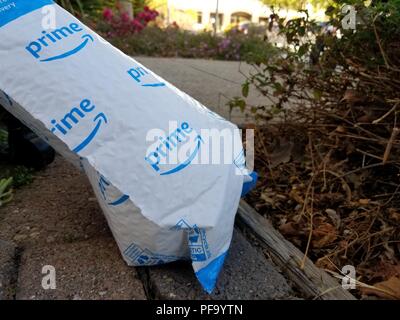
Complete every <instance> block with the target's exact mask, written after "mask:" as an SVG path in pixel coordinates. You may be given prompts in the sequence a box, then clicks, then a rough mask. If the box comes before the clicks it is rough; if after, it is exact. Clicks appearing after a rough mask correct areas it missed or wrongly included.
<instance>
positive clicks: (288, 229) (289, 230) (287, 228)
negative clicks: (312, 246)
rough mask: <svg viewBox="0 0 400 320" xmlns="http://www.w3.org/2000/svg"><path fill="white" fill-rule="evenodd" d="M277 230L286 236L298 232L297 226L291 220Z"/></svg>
mask: <svg viewBox="0 0 400 320" xmlns="http://www.w3.org/2000/svg"><path fill="white" fill-rule="evenodd" d="M279 231H280V232H281V233H282V234H283V235H286V236H295V235H298V234H299V228H298V226H296V225H295V224H294V223H293V222H288V223H285V224H283V225H281V226H280V227H279Z"/></svg>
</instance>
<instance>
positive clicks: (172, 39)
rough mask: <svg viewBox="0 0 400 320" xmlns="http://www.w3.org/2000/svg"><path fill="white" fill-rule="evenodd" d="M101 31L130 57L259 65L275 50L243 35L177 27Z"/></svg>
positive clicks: (237, 32)
mask: <svg viewBox="0 0 400 320" xmlns="http://www.w3.org/2000/svg"><path fill="white" fill-rule="evenodd" d="M97 30H98V31H100V32H101V33H102V34H103V35H104V36H105V38H107V39H108V40H109V41H110V42H111V43H112V44H113V45H115V46H116V47H118V48H119V49H121V50H122V51H124V52H125V53H127V54H130V55H146V56H158V57H160V56H161V57H183V58H199V59H218V60H234V61H239V60H243V61H247V60H251V61H258V60H259V59H265V57H266V56H269V55H271V53H272V51H273V50H274V49H273V48H272V46H271V45H270V44H269V43H268V42H266V41H264V40H263V38H261V37H259V36H253V35H245V34H243V33H242V32H239V31H231V32H229V33H227V34H226V35H224V36H214V35H213V34H212V33H211V32H198V33H193V32H190V31H185V30H182V29H180V28H179V27H178V26H176V25H171V26H169V27H168V28H159V27H157V26H148V27H147V28H145V29H144V30H143V31H142V32H136V33H131V34H122V35H118V34H116V33H115V32H112V31H111V30H109V29H108V31H107V32H104V30H103V32H102V30H100V28H99V27H98V26H97Z"/></svg>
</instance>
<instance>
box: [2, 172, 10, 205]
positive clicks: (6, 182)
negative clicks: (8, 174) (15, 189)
mask: <svg viewBox="0 0 400 320" xmlns="http://www.w3.org/2000/svg"><path fill="white" fill-rule="evenodd" d="M12 182H13V178H8V179H1V180H0V207H1V206H3V205H5V204H6V203H8V202H10V201H11V200H12V188H11V185H12Z"/></svg>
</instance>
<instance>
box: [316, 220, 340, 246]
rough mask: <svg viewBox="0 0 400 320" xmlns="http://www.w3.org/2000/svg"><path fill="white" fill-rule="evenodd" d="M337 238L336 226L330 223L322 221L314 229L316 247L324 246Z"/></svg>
mask: <svg viewBox="0 0 400 320" xmlns="http://www.w3.org/2000/svg"><path fill="white" fill-rule="evenodd" d="M336 239H337V231H336V228H335V227H334V226H333V225H331V224H330V223H322V224H321V225H319V226H318V227H317V228H316V229H315V230H314V231H313V240H312V244H313V247H314V248H323V247H326V246H327V245H330V244H331V243H333V242H334V241H336Z"/></svg>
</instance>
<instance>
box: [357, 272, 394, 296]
mask: <svg viewBox="0 0 400 320" xmlns="http://www.w3.org/2000/svg"><path fill="white" fill-rule="evenodd" d="M374 287H375V288H364V287H363V288H361V291H362V293H363V294H365V295H376V296H378V297H381V298H384V299H398V300H400V278H398V277H391V278H390V279H389V280H386V281H382V282H379V283H377V284H375V285H374Z"/></svg>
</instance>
